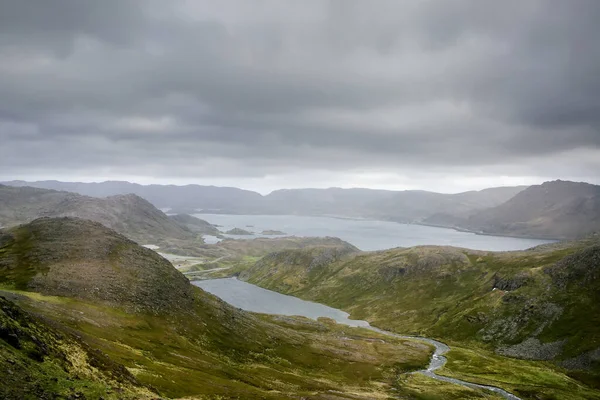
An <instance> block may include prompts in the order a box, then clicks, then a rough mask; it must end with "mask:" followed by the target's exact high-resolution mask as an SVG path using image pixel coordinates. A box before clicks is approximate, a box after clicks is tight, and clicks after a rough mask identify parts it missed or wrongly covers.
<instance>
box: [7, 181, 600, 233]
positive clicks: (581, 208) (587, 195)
mask: <svg viewBox="0 0 600 400" xmlns="http://www.w3.org/2000/svg"><path fill="white" fill-rule="evenodd" d="M7 184H9V185H14V186H24V185H32V186H38V187H47V188H48V187H50V188H60V189H65V190H73V191H78V192H80V193H85V194H92V195H94V196H102V195H103V196H111V195H114V194H116V192H118V193H121V192H125V191H127V190H130V191H131V192H133V193H135V194H137V195H138V196H142V197H144V198H146V199H147V200H148V201H150V202H151V203H153V204H154V205H155V206H156V207H165V208H166V207H168V208H172V209H173V211H180V209H181V208H183V209H185V211H184V212H185V213H194V212H196V211H195V210H202V212H207V213H210V212H213V213H223V214H266V215H277V214H289V215H317V216H319V215H320V216H340V217H352V218H370V219H377V220H387V221H395V222H401V223H417V224H424V225H434V226H442V227H450V228H457V229H463V230H468V231H473V232H477V233H484V234H491V235H508V236H521V237H536V238H550V239H572V238H577V237H580V236H582V235H586V234H589V233H592V232H597V231H600V186H597V185H592V184H588V183H578V182H568V181H560V180H559V181H552V182H546V183H544V184H542V185H533V186H530V187H526V186H515V187H498V188H489V189H484V190H479V191H469V192H463V193H456V194H443V193H435V192H428V191H422V190H406V191H388V190H373V189H359V188H357V189H341V188H329V189H282V190H276V191H274V192H272V193H270V194H268V195H266V196H262V195H260V194H259V193H256V192H251V191H247V190H242V189H236V188H226V187H223V188H221V187H214V186H199V185H187V186H173V185H149V186H143V185H138V184H131V183H128V182H103V183H65V182H57V181H45V182H33V183H27V182H23V181H12V182H8V183H7ZM0 215H1V214H0ZM0 223H1V220H0ZM180 225H181V224H180ZM182 226H183V227H184V228H186V229H188V230H189V227H186V225H185V224H183V225H182ZM192 231H194V229H192Z"/></svg>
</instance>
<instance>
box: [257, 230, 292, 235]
mask: <svg viewBox="0 0 600 400" xmlns="http://www.w3.org/2000/svg"><path fill="white" fill-rule="evenodd" d="M260 234H261V235H287V233H285V232H282V231H276V230H273V229H267V230H264V231H262V232H261V233H260Z"/></svg>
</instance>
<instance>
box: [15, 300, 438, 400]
mask: <svg viewBox="0 0 600 400" xmlns="http://www.w3.org/2000/svg"><path fill="white" fill-rule="evenodd" d="M21 294H22V293H21ZM25 295H27V293H25ZM196 296H197V302H198V307H197V308H196V309H195V310H193V312H191V313H189V314H180V315H177V314H173V315H165V316H161V317H157V316H152V315H146V314H128V313H125V312H123V311H120V310H117V309H114V308H110V307H108V306H104V305H99V304H93V303H87V302H83V301H78V300H72V301H69V302H59V301H56V299H54V298H49V299H45V297H44V296H41V295H33V296H27V297H26V298H25V299H23V300H21V301H20V303H21V304H23V306H24V307H26V308H29V309H32V310H36V312H38V313H41V314H43V315H45V316H46V317H47V318H50V319H52V320H54V321H58V322H59V323H60V324H64V325H65V326H67V327H68V328H69V329H73V330H75V331H77V332H78V334H79V335H81V337H82V338H83V340H84V341H85V342H86V343H88V344H89V345H90V346H91V347H93V348H98V349H101V350H102V352H103V353H105V354H107V355H108V356H109V357H110V359H111V360H114V361H115V362H117V363H118V364H122V365H124V366H126V367H127V369H128V370H129V371H131V372H132V373H133V374H134V375H135V377H136V379H137V380H138V381H139V382H140V383H142V384H145V385H148V386H150V387H154V388H156V389H157V390H158V391H159V392H160V393H161V394H162V395H163V396H167V397H184V396H208V398H210V396H215V398H216V396H225V397H227V398H236V396H237V397H239V398H243V399H253V398H256V399H259V398H260V399H287V398H297V397H296V396H304V397H307V398H317V397H312V396H318V395H319V393H321V394H324V393H328V392H329V391H332V390H336V391H341V392H342V393H362V394H363V395H365V396H366V397H369V396H371V397H376V398H378V397H382V396H383V397H385V396H386V393H389V391H390V388H391V385H392V384H393V383H394V381H395V380H396V379H397V378H398V376H400V375H401V374H402V373H404V372H407V371H413V370H417V369H421V368H423V367H424V366H426V365H427V364H428V360H429V356H430V354H431V351H432V349H431V348H430V347H429V346H426V345H423V344H422V343H418V342H413V341H406V340H399V339H394V338H388V337H386V338H385V339H384V338H383V337H381V336H380V335H379V334H377V333H375V332H371V331H368V330H364V329H356V328H349V327H346V326H340V325H337V324H334V323H327V322H323V321H320V322H315V321H311V322H310V323H308V322H306V321H304V322H302V321H299V322H296V321H292V322H290V321H289V320H288V321H282V320H280V319H279V317H273V316H265V315H251V314H247V313H241V312H239V311H236V310H234V309H232V308H231V307H229V306H227V305H226V304H224V303H222V302H221V301H220V300H218V299H216V298H214V297H213V296H211V295H208V294H206V293H204V292H201V291H200V290H198V291H197V292H196ZM313 325H317V326H318V327H319V328H318V329H311V328H309V326H313ZM293 326H295V327H294V328H293Z"/></svg>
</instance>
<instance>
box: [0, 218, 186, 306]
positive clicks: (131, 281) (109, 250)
mask: <svg viewBox="0 0 600 400" xmlns="http://www.w3.org/2000/svg"><path fill="white" fill-rule="evenodd" d="M0 254H1V255H2V257H1V258H0V283H7V284H10V285H13V286H14V287H15V288H16V289H19V290H29V291H35V292H38V293H42V294H44V295H56V296H64V297H72V298H78V299H83V300H91V301H102V302H106V303H108V304H112V305H118V306H124V307H125V308H127V309H129V310H134V311H145V312H151V313H155V314H160V313H165V312H168V311H171V310H187V309H190V308H191V306H192V297H193V296H192V287H191V286H190V284H189V282H188V280H187V279H186V278H185V277H184V276H183V275H181V274H180V273H179V272H178V271H177V270H175V269H174V268H173V266H172V265H171V264H170V263H169V262H168V261H167V260H165V259H164V258H162V257H160V256H159V255H158V254H157V253H155V252H154V251H151V250H148V249H145V248H143V247H140V246H138V245H137V244H136V243H135V242H133V241H131V240H129V239H127V238H125V237H124V236H122V235H120V234H118V233H116V232H115V231H112V230H110V229H108V228H106V227H105V226H104V225H102V224H99V223H97V222H93V221H90V220H82V219H78V218H69V217H63V218H40V219H36V220H35V221H33V222H31V223H29V224H26V225H22V226H19V227H16V228H12V229H8V230H5V231H3V232H1V233H0Z"/></svg>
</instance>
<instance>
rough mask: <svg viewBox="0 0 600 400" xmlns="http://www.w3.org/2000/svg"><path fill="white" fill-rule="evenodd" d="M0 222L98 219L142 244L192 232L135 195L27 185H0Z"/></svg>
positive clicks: (190, 236) (186, 237) (184, 237)
mask: <svg viewBox="0 0 600 400" xmlns="http://www.w3.org/2000/svg"><path fill="white" fill-rule="evenodd" d="M0 205H1V207H0V226H5V227H6V226H14V225H18V224H22V223H26V222H29V221H32V220H34V219H36V218H40V217H61V216H68V217H78V218H84V219H89V220H92V221H96V222H99V223H101V224H103V225H105V226H106V227H108V228H111V229H114V230H116V231H117V232H119V233H121V234H123V235H125V236H127V237H128V238H130V239H132V240H135V241H137V242H139V243H142V244H152V243H155V242H159V241H164V240H169V239H175V240H189V239H193V238H194V236H195V234H194V233H192V232H191V231H190V230H188V229H187V228H185V227H183V226H181V225H179V224H178V223H176V222H175V221H173V220H171V219H169V218H168V217H167V216H166V215H165V214H164V213H163V212H161V211H160V210H158V209H156V208H155V207H154V206H153V205H152V204H150V203H149V202H148V201H146V200H144V199H142V198H141V197H139V196H136V195H133V194H129V195H119V196H112V197H107V198H102V199H100V198H95V197H88V196H82V195H79V194H75V193H69V192H59V191H54V190H46V189H36V188H31V187H12V186H3V185H0Z"/></svg>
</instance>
